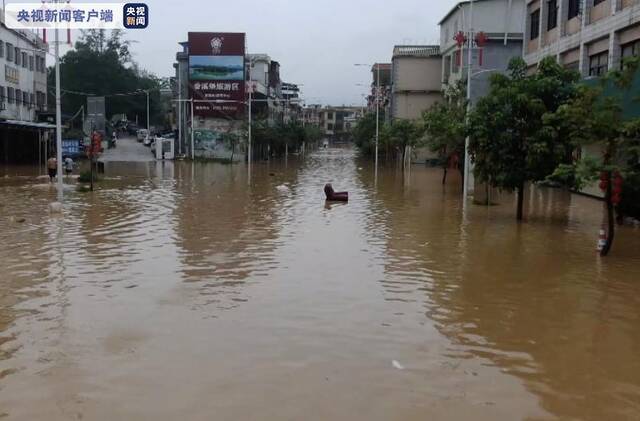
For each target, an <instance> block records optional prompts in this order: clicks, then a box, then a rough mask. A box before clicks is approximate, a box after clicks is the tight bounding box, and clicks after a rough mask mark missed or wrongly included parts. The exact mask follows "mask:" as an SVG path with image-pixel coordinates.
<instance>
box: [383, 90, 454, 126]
mask: <svg viewBox="0 0 640 421" xmlns="http://www.w3.org/2000/svg"><path fill="white" fill-rule="evenodd" d="M440 100H442V95H441V94H440V93H439V92H435V93H408V92H400V93H394V97H393V111H392V113H393V118H399V119H409V120H415V119H418V118H420V116H421V115H422V112H423V111H426V110H428V109H429V108H431V107H432V106H433V104H435V103H436V102H438V101H440Z"/></svg>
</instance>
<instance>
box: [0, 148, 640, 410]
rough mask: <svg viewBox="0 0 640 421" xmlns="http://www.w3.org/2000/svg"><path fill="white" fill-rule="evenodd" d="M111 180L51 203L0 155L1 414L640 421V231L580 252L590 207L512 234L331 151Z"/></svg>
mask: <svg viewBox="0 0 640 421" xmlns="http://www.w3.org/2000/svg"><path fill="white" fill-rule="evenodd" d="M107 173H108V179H107V180H105V181H103V182H102V183H101V185H100V190H99V191H97V192H95V193H94V194H88V193H80V192H76V191H74V190H73V189H72V188H71V189H70V190H68V191H67V192H66V203H65V208H64V214H63V215H62V216H55V215H50V214H49V211H48V204H49V203H50V202H51V201H52V200H55V197H56V193H55V190H54V189H53V188H52V187H50V186H49V185H47V183H46V180H44V179H42V178H38V177H35V176H34V170H33V169H31V170H29V169H24V168H22V169H15V168H6V167H5V168H2V169H1V170H0V198H1V202H0V227H1V228H2V229H1V231H0V244H1V245H0V419H7V420H69V419H71V420H75V419H81V418H82V419H86V420H142V419H148V420H178V419H182V420H278V421H280V420H367V421H369V420H492V421H494V420H525V419H526V420H553V419H562V420H638V419H640V251H639V250H640V230H638V229H633V228H623V229H621V231H620V232H619V235H618V238H617V242H616V244H615V248H614V250H613V253H612V255H611V257H609V258H606V259H601V258H599V257H598V256H597V255H596V252H595V246H596V242H597V234H598V227H599V224H600V221H601V205H600V204H599V203H598V202H596V201H593V200H591V199H588V198H585V197H580V196H572V195H568V194H566V193H564V192H561V191H558V190H547V189H533V190H532V192H531V193H530V194H529V196H528V197H527V202H526V203H527V213H528V218H527V219H528V221H527V222H526V223H523V224H521V225H518V224H516V223H515V221H514V219H515V211H514V207H513V199H512V198H511V197H509V196H502V197H499V198H498V199H499V202H500V203H501V204H500V205H499V206H493V207H490V208H486V207H482V206H473V205H471V206H470V207H469V208H468V209H466V210H464V211H463V208H462V202H461V200H460V196H461V194H460V188H459V184H460V183H459V180H455V179H453V178H452V179H451V181H450V183H449V184H448V185H447V186H446V188H443V187H442V186H441V185H440V178H441V174H440V171H438V170H436V169H426V168H424V167H422V166H415V167H413V169H412V171H411V174H410V175H409V176H403V174H402V173H401V172H398V171H397V170H396V169H395V168H391V169H384V170H381V171H380V174H379V176H378V180H377V184H376V182H375V180H374V177H373V171H372V169H371V167H370V165H369V164H367V163H364V162H360V161H359V160H358V159H357V157H356V156H355V154H354V153H353V152H352V151H350V150H339V149H329V150H326V151H319V152H315V153H313V154H311V155H310V156H308V157H307V159H306V160H305V161H304V162H301V161H299V160H298V159H296V158H295V157H291V158H290V159H289V160H288V162H287V163H285V162H271V163H260V164H256V165H255V167H254V169H253V174H252V179H251V183H248V180H247V174H246V169H245V167H244V166H242V165H236V166H228V165H221V164H203V163H196V164H191V163H175V164H173V163H166V164H159V163H158V164H156V163H155V162H153V163H129V164H127V163H109V164H108V165H107ZM326 182H332V183H333V186H334V187H335V188H336V189H337V190H348V191H349V193H350V199H351V200H350V202H349V203H348V204H338V203H336V204H334V205H325V202H324V197H323V191H322V188H323V186H324V183H326ZM22 218H24V221H23V222H20V221H22ZM3 417H4V418H3Z"/></svg>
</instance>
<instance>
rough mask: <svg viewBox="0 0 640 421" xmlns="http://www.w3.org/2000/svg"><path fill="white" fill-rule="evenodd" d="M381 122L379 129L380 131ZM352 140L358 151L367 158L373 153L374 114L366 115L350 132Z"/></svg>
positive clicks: (374, 137) (374, 136) (374, 134)
mask: <svg viewBox="0 0 640 421" xmlns="http://www.w3.org/2000/svg"><path fill="white" fill-rule="evenodd" d="M382 125H383V124H382V120H381V121H380V129H381V130H382ZM352 134H353V140H354V142H355V144H356V146H357V147H358V149H360V151H361V152H362V153H363V154H364V155H367V156H371V155H373V154H374V151H375V141H376V114H375V113H366V114H365V115H364V116H363V117H362V118H361V119H360V120H358V124H357V125H356V127H354V128H353V130H352Z"/></svg>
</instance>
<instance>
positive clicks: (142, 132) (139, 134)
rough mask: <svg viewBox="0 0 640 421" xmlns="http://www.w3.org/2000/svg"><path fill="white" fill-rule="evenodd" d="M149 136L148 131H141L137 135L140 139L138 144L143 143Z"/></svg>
mask: <svg viewBox="0 0 640 421" xmlns="http://www.w3.org/2000/svg"><path fill="white" fill-rule="evenodd" d="M147 136H149V131H148V130H147V129H140V130H138V133H137V137H138V142H142V141H144V139H145V138H146V137H147Z"/></svg>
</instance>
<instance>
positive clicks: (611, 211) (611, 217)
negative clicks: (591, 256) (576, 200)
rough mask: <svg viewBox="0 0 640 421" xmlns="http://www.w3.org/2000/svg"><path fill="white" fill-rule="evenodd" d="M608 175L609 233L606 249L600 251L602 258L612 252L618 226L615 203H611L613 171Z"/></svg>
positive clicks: (606, 198)
mask: <svg viewBox="0 0 640 421" xmlns="http://www.w3.org/2000/svg"><path fill="white" fill-rule="evenodd" d="M607 175H608V179H609V183H608V184H607V193H606V195H605V198H604V200H605V202H606V206H607V225H608V228H609V229H608V231H607V241H606V242H605V244H604V247H603V248H602V250H601V251H600V256H603V257H604V256H607V255H608V254H609V252H610V251H611V247H612V246H613V239H614V238H615V234H616V232H615V230H616V224H615V216H614V209H613V202H612V201H611V196H612V194H613V191H612V188H613V187H612V181H613V180H612V173H611V171H609V172H608V173H607Z"/></svg>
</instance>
